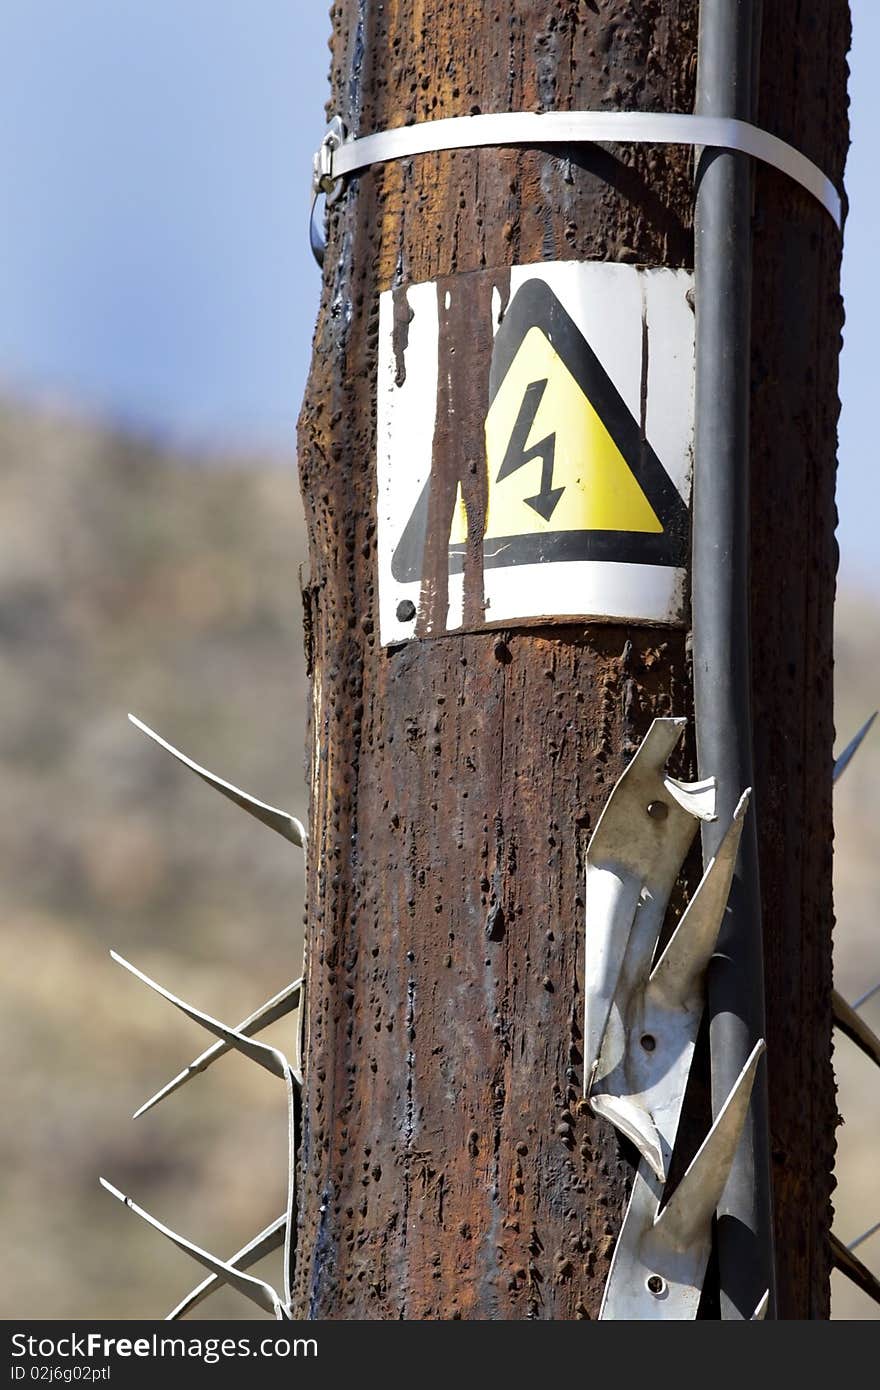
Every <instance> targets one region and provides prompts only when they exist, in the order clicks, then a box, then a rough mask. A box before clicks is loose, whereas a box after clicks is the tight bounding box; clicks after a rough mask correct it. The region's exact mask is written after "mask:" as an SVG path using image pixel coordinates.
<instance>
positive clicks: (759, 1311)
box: [751, 1289, 770, 1322]
mask: <svg viewBox="0 0 880 1390" xmlns="http://www.w3.org/2000/svg"><path fill="white" fill-rule="evenodd" d="M769 1307H770V1290H769V1289H766V1290H765V1291H764V1293H763V1295H762V1297H761V1299H760V1300H759V1302H758V1306H757V1308H756V1309H755V1311H754V1313H752V1316H751V1321H752V1322H764V1321H765V1319H766V1317H767V1309H768V1308H769Z"/></svg>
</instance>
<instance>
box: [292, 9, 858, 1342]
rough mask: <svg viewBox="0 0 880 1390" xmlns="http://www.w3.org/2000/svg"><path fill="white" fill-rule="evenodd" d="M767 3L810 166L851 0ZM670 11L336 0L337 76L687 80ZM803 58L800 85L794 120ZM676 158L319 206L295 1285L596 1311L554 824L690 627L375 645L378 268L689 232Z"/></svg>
mask: <svg viewBox="0 0 880 1390" xmlns="http://www.w3.org/2000/svg"><path fill="white" fill-rule="evenodd" d="M790 8H791V7H790V6H787V5H782V3H781V0H765V5H764V10H765V66H766V67H767V68H769V69H770V71H768V72H767V76H766V79H765V82H764V86H763V88H762V100H763V102H764V105H765V107H767V108H768V109H766V110H764V111H763V112H762V117H763V119H764V120H765V122H766V123H767V124H768V126H769V127H770V128H771V129H775V130H778V131H779V133H780V134H782V135H787V136H789V137H790V138H793V139H795V141H796V143H797V142H798V141H799V142H800V143H801V144H802V145H803V146H804V148H805V150H806V153H808V154H809V155H811V157H813V158H817V159H818V160H819V162H820V163H823V164H824V166H825V167H826V168H828V170H829V172H830V173H831V174H832V175H834V174H836V173H838V172H839V162H840V160H841V158H842V154H843V149H844V145H845V138H844V137H843V136H842V135H841V133H840V132H841V121H842V119H843V96H842V93H841V91H840V90H839V89H840V88H841V83H842V62H843V58H842V52H843V44H844V31H843V28H842V26H844V25H845V16H846V6H845V5H843V4H841V3H840V0H821V2H820V3H818V4H816V5H813V6H812V7H809V8H810V14H811V17H810V18H809V20H806V19H805V20H804V24H805V26H807V27H809V29H810V32H811V33H812V32H813V29H814V28H815V30H816V33H817V34H821V35H822V36H823V38H822V42H821V43H819V42H818V41H817V42H816V44H815V45H814V47H815V51H813V48H811V49H810V51H809V52H807V51H806V48H804V47H803V46H801V45H799V44H798V45H795V47H794V48H792V45H791V42H790V34H786V33H785V32H784V30H785V25H786V22H787V21H786V15H787V14H788V12H789V11H790ZM800 8H801V9H803V8H804V7H803V6H802V7H800ZM696 12H697V4H696V0H643V3H641V4H639V5H633V4H631V3H629V0H596V2H595V3H593V2H592V0H583V2H582V3H575V0H567V2H565V3H563V2H562V0H547V2H546V3H543V4H540V5H537V4H534V3H525V0H484V3H481V4H479V5H473V6H469V5H464V4H451V3H449V0H419V3H417V4H416V3H404V0H386V3H384V4H383V5H379V4H376V3H371V2H370V0H360V3H356V0H339V3H337V4H336V6H335V7H334V10H333V23H334V30H333V61H332V92H333V95H332V99H331V109H333V110H337V111H339V112H340V114H341V115H342V116H343V118H344V119H345V121H346V123H347V124H348V126H349V127H350V128H351V129H353V130H354V131H361V132H364V133H365V132H368V131H371V130H374V129H380V128H382V127H384V126H389V125H394V124H398V123H401V122H403V121H406V120H411V119H416V120H423V119H428V118H432V117H440V116H449V115H463V114H467V113H469V112H476V111H478V110H481V111H499V110H518V109H524V110H543V109H550V108H553V107H558V108H568V107H571V108H575V107H581V108H590V107H604V108H607V109H618V108H622V109H639V110H681V111H687V110H689V109H691V107H692V103H693V80H694V68H695V48H696V19H697V14H696ZM815 15H819V16H821V15H825V17H826V19H828V20H829V24H830V23H831V19H832V18H833V24H831V27H830V28H829V27H828V25H825V26H823V25H822V23H821V22H820V18H813V17H812V16H815ZM788 23H789V25H790V23H791V20H790V16H789V18H788ZM835 26H836V27H835ZM829 34H830V37H831V42H830V43H829V42H827V36H828V35H829ZM814 37H815V35H814ZM783 39H785V40H786V42H785V44H784V45H783ZM804 43H805V44H806V39H805V40H804ZM777 46H779V47H780V48H782V47H785V49H786V53H785V55H784V56H783V55H777V53H776V47H777ZM823 64H825V66H826V68H827V71H825V69H823V68H822V65H823ZM820 69H822V70H821V71H820ZM822 82H824V89H825V91H826V93H827V94H828V95H827V99H826V109H825V110H824V111H820V113H819V114H818V115H817V114H815V113H813V114H810V116H809V118H808V114H807V113H808V109H809V108H810V106H811V103H815V102H816V86H817V83H819V84H820V85H821V83H822ZM832 97H833V100H832ZM835 102H836V105H835V104H834V103H835ZM780 110H781V111H784V112H787V113H788V114H787V115H786V116H785V118H783V117H782V116H781V115H777V112H778V111H780ZM835 161H837V163H835ZM691 173H692V154H691V152H690V151H689V150H682V149H675V148H669V149H651V148H645V147H642V148H633V149H631V150H626V149H620V148H618V149H616V150H615V151H614V152H613V153H610V152H605V151H602V150H598V149H593V150H589V151H586V150H581V151H579V152H574V153H573V154H572V158H571V159H570V160H567V159H566V158H565V157H563V153H562V152H560V151H556V152H549V151H547V152H545V151H538V150H531V151H520V150H515V149H507V150H500V151H497V150H482V151H473V152H469V151H463V152H457V153H447V154H438V155H429V156H422V157H419V158H416V159H412V160H407V161H402V162H400V163H397V164H392V165H389V166H387V167H385V168H382V169H376V170H371V171H368V172H366V173H364V174H362V175H361V176H360V177H358V178H357V179H355V180H353V181H352V185H351V191H350V192H349V193H348V194H347V196H346V197H345V198H344V199H343V200H342V202H341V203H340V204H339V206H338V208H337V209H336V210H335V211H334V212H333V214H332V218H331V235H330V246H329V250H328V254H327V260H326V265H325V272H324V292H323V297H322V302H321V310H320V316H319V320H318V326H317V331H316V336H315V344H314V358H313V364H312V371H311V376H310V379H309V384H308V389H307V394H306V401H305V404H304V407H303V412H302V416H301V420H300V431H299V456H300V470H301V481H302V488H303V494H304V498H305V501H306V512H307V518H308V526H309V539H310V557H311V574H310V578H309V581H308V583H307V586H306V589H305V599H306V610H307V619H308V622H307V645H308V654H309V660H310V668H311V678H312V700H311V731H310V753H309V757H310V760H311V773H312V789H313V800H312V807H311V848H310V856H309V857H310V868H309V882H308V908H307V918H306V921H307V926H306V933H307V953H308V995H309V1007H308V1019H307V1066H306V1087H305V1103H304V1123H303V1163H302V1182H301V1186H300V1194H301V1203H302V1206H301V1216H300V1234H299V1251H300V1253H299V1257H298V1268H297V1278H296V1288H297V1295H296V1297H297V1306H298V1311H299V1312H300V1313H301V1314H303V1315H311V1316H316V1317H321V1318H334V1317H344V1318H358V1317H362V1318H363V1317H367V1318H376V1317H378V1318H408V1319H411V1318H438V1317H439V1318H455V1317H462V1318H525V1317H540V1318H577V1317H581V1318H584V1317H595V1316H596V1315H597V1313H598V1308H599V1302H600V1299H601V1292H602V1287H603V1284H604V1280H605V1277H606V1274H607V1269H608V1261H609V1258H610V1253H611V1250H612V1248H613V1243H614V1239H615V1236H616V1233H617V1230H618V1229H619V1225H620V1221H621V1217H622V1212H623V1208H624V1204H625V1201H626V1194H627V1188H628V1183H629V1180H630V1174H631V1166H630V1164H631V1157H632V1155H631V1153H630V1152H629V1151H628V1150H627V1149H626V1146H625V1145H624V1144H623V1143H622V1142H619V1141H618V1139H617V1138H616V1136H615V1134H614V1132H613V1130H612V1129H611V1127H610V1126H609V1125H607V1124H605V1123H604V1122H601V1121H599V1120H596V1119H595V1118H593V1117H592V1116H591V1115H589V1114H584V1113H581V1110H580V1108H579V1106H578V1098H579V1096H580V1094H581V1086H582V1074H581V1061H582V1057H581V1047H580V1044H581V1029H580V1019H581V1015H582V1010H583V998H582V994H581V992H580V989H579V983H578V981H579V974H580V970H581V965H582V961H581V957H582V952H583V871H584V853H585V849H586V844H587V840H588V838H589V832H590V829H591V827H592V826H593V825H594V824H595V821H596V817H597V815H598V813H599V811H600V810H601V807H602V805H603V803H604V800H605V798H606V797H607V795H608V792H609V791H610V789H611V787H612V786H613V783H614V781H615V779H616V777H617V776H618V775H619V773H620V771H621V770H622V769H623V767H624V766H625V763H626V761H627V758H628V756H629V755H630V754H631V752H632V751H633V749H634V748H635V747H636V746H637V744H638V741H639V739H640V738H641V737H642V735H643V734H644V732H645V730H646V729H647V727H648V725H649V723H650V721H651V719H652V718H653V717H654V716H655V715H657V714H668V713H687V714H690V713H691V691H690V684H689V663H688V652H687V645H686V634H685V633H684V632H675V631H669V630H666V631H660V630H652V629H649V628H641V629H639V628H629V629H627V628H625V627H622V626H615V625H610V626H598V625H592V626H590V627H588V628H584V627H583V625H578V626H573V625H567V626H562V627H555V628H549V627H544V628H543V629H530V630H522V631H511V632H504V633H483V634H478V635H471V636H454V635H452V636H443V637H438V638H425V639H424V640H419V641H416V642H413V643H411V644H409V645H406V646H404V647H401V648H397V649H396V650H391V651H387V650H383V649H382V648H381V647H380V646H379V643H378V637H377V630H378V622H377V613H376V596H377V574H376V544H375V542H376V518H375V381H376V350H377V332H378V293H379V292H380V291H381V290H384V289H387V288H390V287H392V286H394V285H397V284H401V283H403V284H405V283H409V282H412V281H421V280H428V279H433V278H435V277H437V276H445V275H453V274H455V273H456V272H461V271H467V270H474V269H479V268H481V267H505V266H507V265H510V264H516V263H526V262H533V261H539V260H542V259H569V258H570V259H588V258H595V259H607V260H621V261H629V262H644V263H648V264H663V265H672V266H687V265H691V264H692V256H693V249H692V234H691V207H692V193H691ZM780 182H781V181H780V179H779V176H777V175H766V176H763V175H762V176H761V179H760V182H759V202H758V214H759V221H758V227H759V231H758V240H759V248H758V253H757V258H756V295H755V324H756V332H755V354H754V356H755V394H754V401H755V423H754V431H755V440H756V453H755V470H754V471H755V474H756V478H755V486H754V492H753V495H754V499H755V500H754V505H755V521H756V557H755V586H754V594H755V603H756V646H755V653H756V660H755V673H756V685H755V711H756V726H757V730H758V735H757V739H758V749H757V753H758V769H759V770H758V783H759V785H758V793H759V808H760V809H759V814H760V817H761V821H760V825H761V831H762V835H763V836H764V837H765V841H766V845H767V854H766V855H765V856H764V857H763V858H762V873H763V877H764V889H765V897H766V907H767V929H768V934H769V948H768V991H767V993H768V1009H769V1012H770V1015H771V1022H770V1027H769V1035H770V1061H769V1071H770V1087H771V1109H772V1121H773V1136H774V1158H775V1159H776V1164H775V1172H776V1178H777V1227H778V1238H779V1241H780V1254H781V1256H782V1262H783V1263H785V1261H788V1260H791V1261H792V1262H793V1263H792V1265H791V1273H790V1275H786V1276H785V1277H784V1278H783V1279H782V1280H781V1290H780V1293H781V1305H780V1311H781V1313H782V1315H783V1316H805V1315H813V1316H816V1315H822V1313H823V1311H824V1307H825V1302H824V1300H825V1299H826V1297H827V1268H826V1265H825V1261H824V1257H822V1258H819V1257H818V1256H817V1250H818V1249H819V1243H820V1237H821V1235H822V1233H823V1232H824V1229H825V1228H826V1227H827V1222H828V1203H827V1191H828V1170H829V1167H830V1162H831V1153H832V1148H833V1116H834V1103H833V1088H832V1079H831V1074H830V1070H829V1061H828V1057H829V1032H830V1024H829V1022H828V1020H829V1017H830V1015H829V1012H828V1010H829V1007H830V1005H829V1001H830V974H829V971H830V945H829V927H828V923H829V921H830V915H829V914H830V876H829V862H828V861H829V854H830V850H829V847H828V841H827V825H828V822H827V820H824V819H823V817H824V816H825V815H826V813H827V810H828V779H829V774H830V745H831V723H830V720H831V715H830V677H831V665H830V605H831V587H832V585H833V568H834V553H833V534H832V528H833V501H832V497H833V492H832V489H833V461H834V442H835V441H834V421H835V415H836V408H837V407H836V395H835V381H836V375H835V374H836V349H837V337H836V334H837V329H838V327H839V301H838V299H837V269H838V249H837V239H836V234H835V233H833V229H831V230H830V229H829V228H830V224H828V222H827V218H825V216H824V214H822V213H821V212H820V211H817V210H816V209H815V208H814V206H813V205H812V204H811V203H810V201H809V199H808V198H806V195H802V194H799V193H797V192H796V191H793V190H791V189H789V188H787V187H785V186H784V185H783V186H782V187H780ZM783 218H784V220H783ZM792 248H795V249H796V260H795V261H794V262H793V263H792V262H790V261H789V259H788V253H789V251H790V250H791V249H792ZM792 313H794V314H795V319H794V321H792ZM829 334H830V337H829ZM793 339H796V340H797V341H796V343H795V344H794V345H793V343H792V340H793ZM793 476H794V477H797V478H798V479H799V482H798V485H797V487H796V488H794V489H793V488H792V486H791V479H792V477H793ZM783 570H784V572H783ZM768 594H772V596H773V598H772V612H768V611H767V604H766V602H765V596H766V595H768ZM689 758H690V753H689V752H688V751H687V750H686V751H685V754H684V755H683V759H682V763H681V767H680V769H679V770H680V771H681V772H682V773H685V774H687V773H693V772H694V771H695V769H694V768H693V766H692V764H691V763H690V762H689ZM807 817H808V818H809V820H808V822H807V820H806V818H807ZM767 855H769V856H770V858H771V860H772V862H771V863H765V862H764V859H765V858H766V857H767ZM789 1246H793V1248H788V1247H789Z"/></svg>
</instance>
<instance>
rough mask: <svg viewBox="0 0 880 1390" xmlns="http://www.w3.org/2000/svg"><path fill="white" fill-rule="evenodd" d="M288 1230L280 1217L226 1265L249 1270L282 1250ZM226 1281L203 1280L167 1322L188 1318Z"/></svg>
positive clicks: (211, 1276)
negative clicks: (274, 1251) (187, 1316)
mask: <svg viewBox="0 0 880 1390" xmlns="http://www.w3.org/2000/svg"><path fill="white" fill-rule="evenodd" d="M286 1228H287V1217H286V1216H279V1217H278V1219H277V1221H273V1222H272V1224H271V1226H267V1227H266V1229H265V1231H261V1232H260V1234H259V1235H258V1236H254V1239H253V1240H249V1241H248V1243H247V1245H243V1246H242V1248H241V1249H240V1250H237V1251H236V1252H235V1254H234V1255H232V1256H231V1257H230V1258H229V1259H228V1260H227V1261H226V1263H227V1264H228V1265H231V1267H232V1268H233V1269H237V1270H241V1271H244V1270H247V1269H250V1268H251V1266H252V1265H255V1264H256V1263H257V1262H258V1261H259V1260H262V1259H263V1258H264V1256H266V1255H271V1254H272V1252H273V1250H280V1248H281V1246H282V1245H283V1244H284V1233H285V1230H286ZM225 1282H226V1280H225V1278H224V1277H222V1276H221V1275H219V1274H209V1275H208V1277H207V1279H203V1280H202V1282H201V1283H200V1284H198V1285H197V1286H196V1287H195V1288H194V1289H191V1290H190V1292H189V1293H188V1294H187V1295H186V1297H185V1298H182V1299H181V1300H180V1302H179V1303H178V1304H177V1306H176V1307H175V1308H172V1309H171V1312H170V1313H168V1314H167V1316H166V1318H165V1321H166V1322H177V1321H179V1319H180V1318H184V1317H186V1315H187V1313H192V1312H193V1311H194V1310H195V1309H196V1308H198V1307H199V1305H200V1304H201V1303H204V1301H205V1299H206V1298H210V1297H211V1294H212V1293H216V1292H217V1290H218V1289H220V1288H222V1286H223V1285H224V1284H225Z"/></svg>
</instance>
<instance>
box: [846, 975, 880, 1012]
mask: <svg viewBox="0 0 880 1390" xmlns="http://www.w3.org/2000/svg"><path fill="white" fill-rule="evenodd" d="M878 989H880V980H878V981H877V983H876V985H872V986H871V988H870V989H866V990H865V992H864V994H860V995H859V997H858V999H854V1000H853V1001H852V1008H854V1009H860V1008H861V1007H862V1005H863V1004H867V1002H868V1000H869V999H873V998H874V995H875V994H876V993H877V991H878Z"/></svg>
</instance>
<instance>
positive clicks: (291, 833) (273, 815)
mask: <svg viewBox="0 0 880 1390" xmlns="http://www.w3.org/2000/svg"><path fill="white" fill-rule="evenodd" d="M128 717H129V720H130V721H131V723H132V724H134V726H135V728H136V729H140V731H141V733H143V734H146V735H147V738H151V739H152V740H153V742H154V743H158V745H159V747H160V748H164V749H165V751H166V752H168V753H170V754H171V756H172V757H173V758H176V759H177V761H178V762H179V763H183V766H184V767H188V768H189V769H190V771H191V772H194V773H195V774H196V776H197V777H201V779H202V781H203V782H207V784H208V786H209V787H214V788H215V790H216V791H218V792H220V793H221V794H222V795H223V796H225V797H227V798H228V799H229V800H230V801H234V802H235V804H236V806H240V807H241V808H242V810H244V811H247V812H248V814H249V815H252V816H254V817H256V819H257V820H258V821H261V822H262V824H263V825H268V826H269V827H270V829H272V830H275V831H277V832H278V834H279V835H283V836H284V838H285V840H290V842H291V844H294V845H299V847H300V848H301V849H305V847H306V838H307V837H306V830H305V826H304V825H303V823H302V821H300V820H297V818H296V816H292V815H291V814H290V812H289V811H279V810H278V808H277V806H268V805H267V804H266V802H265V801H258V800H257V799H256V797H254V796H248V794H247V792H243V791H242V790H241V788H240V787H235V786H233V784H232V783H231V782H226V781H224V779H223V778H222V777H217V776H216V774H215V773H213V772H209V771H208V769H207V768H206V767H201V766H200V764H199V763H196V762H193V760H192V758H188V757H187V756H186V754H185V753H181V751H180V749H179V748H175V747H174V745H173V744H171V743H168V742H167V741H166V740H165V739H164V738H162V737H161V735H159V734H157V733H156V732H155V730H154V729H151V728H150V727H149V725H147V724H144V723H143V721H142V720H140V719H138V718H137V717H136V716H135V715H133V714H130V715H129V716H128Z"/></svg>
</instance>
